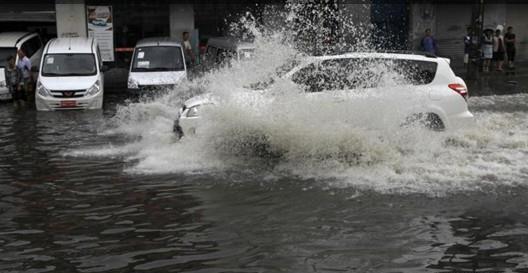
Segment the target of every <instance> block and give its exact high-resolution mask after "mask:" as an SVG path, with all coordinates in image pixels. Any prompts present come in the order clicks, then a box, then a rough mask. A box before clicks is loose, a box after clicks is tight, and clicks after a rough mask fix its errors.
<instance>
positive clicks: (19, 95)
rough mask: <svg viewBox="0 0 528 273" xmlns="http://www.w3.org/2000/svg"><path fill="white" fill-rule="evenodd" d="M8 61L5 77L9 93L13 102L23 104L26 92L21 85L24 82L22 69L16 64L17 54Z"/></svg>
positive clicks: (17, 104) (16, 104)
mask: <svg viewBox="0 0 528 273" xmlns="http://www.w3.org/2000/svg"><path fill="white" fill-rule="evenodd" d="M6 61H7V66H6V68H5V79H6V85H7V88H8V90H9V93H11V97H12V98H13V104H14V105H15V106H23V105H24V98H25V94H24V91H23V90H22V88H21V86H20V85H21V84H22V83H23V77H22V71H21V70H20V68H18V67H17V66H16V63H15V56H9V57H8V58H7V60H6Z"/></svg>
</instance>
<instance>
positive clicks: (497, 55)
mask: <svg viewBox="0 0 528 273" xmlns="http://www.w3.org/2000/svg"><path fill="white" fill-rule="evenodd" d="M505 53H506V47H505V45H504V37H502V35H501V30H500V29H498V28H497V29H496V30H495V37H493V60H494V61H495V64H496V67H495V69H496V70H497V71H499V72H502V71H503V69H502V66H503V64H504V54H505Z"/></svg>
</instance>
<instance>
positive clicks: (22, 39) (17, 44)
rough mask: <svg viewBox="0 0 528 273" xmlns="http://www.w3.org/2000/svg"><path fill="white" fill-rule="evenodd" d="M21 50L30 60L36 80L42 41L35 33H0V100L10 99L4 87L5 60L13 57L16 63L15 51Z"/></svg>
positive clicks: (16, 55)
mask: <svg viewBox="0 0 528 273" xmlns="http://www.w3.org/2000/svg"><path fill="white" fill-rule="evenodd" d="M19 49H22V50H23V51H24V53H26V56H27V57H28V58H29V59H30V60H31V66H32V71H33V73H34V75H33V76H34V78H36V71H37V69H36V68H37V67H39V63H40V57H41V56H42V41H41V40H40V37H39V35H38V34H37V33H30V32H2V33H0V100H9V99H11V94H10V93H9V89H8V88H7V86H6V79H5V71H4V69H5V66H6V63H7V58H8V57H9V56H13V57H15V58H16V59H15V60H16V62H18V54H17V51H18V50H19Z"/></svg>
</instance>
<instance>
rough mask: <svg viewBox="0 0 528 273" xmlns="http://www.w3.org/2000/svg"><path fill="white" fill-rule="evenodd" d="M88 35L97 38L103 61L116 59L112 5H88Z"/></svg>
mask: <svg viewBox="0 0 528 273" xmlns="http://www.w3.org/2000/svg"><path fill="white" fill-rule="evenodd" d="M86 18H87V22H88V37H93V38H95V39H96V40H97V43H98V45H99V50H100V51H101V58H102V59H103V62H113V61H114V24H113V18H112V6H86Z"/></svg>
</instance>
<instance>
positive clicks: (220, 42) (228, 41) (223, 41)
mask: <svg viewBox="0 0 528 273" xmlns="http://www.w3.org/2000/svg"><path fill="white" fill-rule="evenodd" d="M207 45H209V46H214V47H219V48H225V49H230V50H233V51H238V50H244V49H255V46H254V45H253V44H252V43H248V42H242V41H238V40H237V39H235V38H230V37H213V38H209V40H207Z"/></svg>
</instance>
